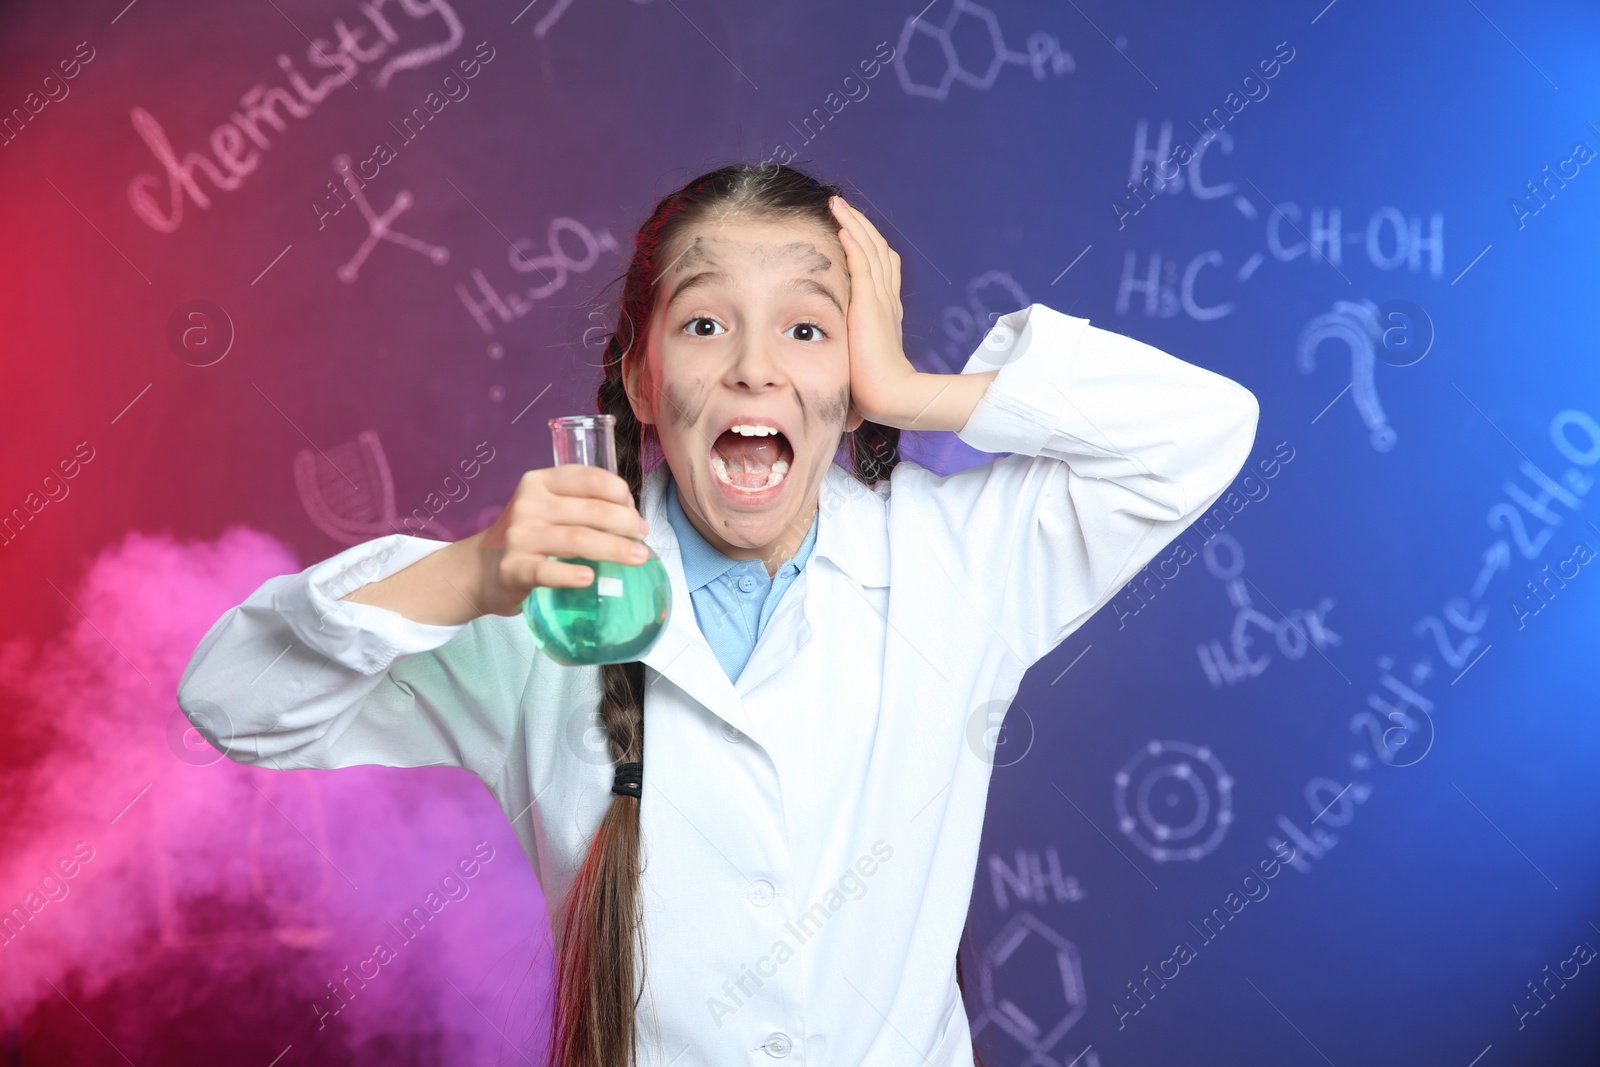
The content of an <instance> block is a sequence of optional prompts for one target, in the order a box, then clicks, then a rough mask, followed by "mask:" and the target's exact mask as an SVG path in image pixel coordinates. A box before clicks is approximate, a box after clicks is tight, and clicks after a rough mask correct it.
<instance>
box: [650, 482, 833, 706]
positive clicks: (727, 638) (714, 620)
mask: <svg viewBox="0 0 1600 1067" xmlns="http://www.w3.org/2000/svg"><path fill="white" fill-rule="evenodd" d="M818 510H819V512H820V510H821V509H818ZM667 518H668V519H670V520H671V522H672V529H673V530H674V531H675V532H676V533H677V535H678V547H679V549H680V550H681V552H682V556H683V576H684V578H685V579H686V580H687V581H688V583H689V599H690V600H692V601H693V602H694V617H695V619H696V620H697V621H698V622H699V623H700V632H701V633H703V634H705V637H706V642H707V643H708V644H709V645H710V646H711V651H712V652H714V653H716V656H717V660H718V661H719V662H720V663H721V664H722V669H723V670H724V671H726V672H727V673H728V680H729V681H730V682H737V681H738V680H739V674H740V672H742V671H743V670H744V665H745V664H746V663H748V662H749V661H750V654H751V653H752V652H754V651H755V647H756V639H757V638H758V637H760V636H761V631H762V630H763V629H764V628H765V627H766V625H767V620H768V619H770V618H771V617H772V612H773V610H774V609H775V608H776V607H777V606H778V601H779V600H780V599H781V598H782V597H783V594H784V592H785V591H786V590H787V589H788V588H789V586H790V585H792V584H793V583H794V580H795V578H797V577H798V576H799V574H800V568H802V567H804V566H805V565H806V560H807V558H809V557H810V555H811V546H812V545H813V544H814V543H815V542H816V540H817V516H816V515H813V516H811V529H810V530H808V531H807V532H806V536H805V540H803V541H801V542H800V547H799V548H798V549H796V550H795V554H794V555H793V556H792V557H791V558H790V559H789V560H788V562H786V563H784V564H783V565H782V566H780V567H779V568H778V573H777V575H775V576H774V577H770V578H769V577H768V576H767V565H766V563H765V562H764V561H762V560H759V559H733V558H731V557H729V556H725V555H723V554H722V553H721V552H720V551H718V550H717V549H716V548H715V547H714V546H713V545H712V544H711V542H709V541H707V540H706V539H705V538H704V537H703V536H702V535H701V533H700V531H699V530H697V529H695V528H694V524H693V523H691V522H690V521H689V517H688V516H687V515H685V514H684V513H683V506H682V505H681V504H679V503H678V487H677V485H676V484H675V482H674V480H673V479H672V478H671V477H670V476H669V477H668V478H667Z"/></svg>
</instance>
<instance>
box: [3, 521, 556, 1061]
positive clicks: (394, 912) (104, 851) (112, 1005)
mask: <svg viewBox="0 0 1600 1067" xmlns="http://www.w3.org/2000/svg"><path fill="white" fill-rule="evenodd" d="M303 566H304V564H302V563H301V562H299V561H297V560H296V559H295V558H294V555H293V554H292V552H290V550H289V549H288V548H286V547H285V546H284V545H283V544H281V543H280V542H278V541H276V540H274V539H273V538H271V537H269V536H267V535H265V534H262V533H259V532H257V531H254V530H250V529H246V528H244V527H234V528H231V529H229V530H228V531H226V532H225V533H224V534H223V535H222V536H221V537H220V538H219V539H218V540H217V541H215V542H214V543H206V542H180V541H176V540H174V539H172V538H170V537H168V536H151V535H142V534H137V533H133V534H128V535H127V536H126V537H124V538H123V540H122V541H121V542H120V543H119V544H116V545H113V546H111V547H109V548H108V549H107V550H106V551H104V552H103V553H102V554H101V555H100V556H99V557H98V558H97V559H95V560H94V561H93V563H92V564H91V565H90V567H89V568H88V572H87V573H86V574H85V576H84V577H83V579H82V581H81V582H80V583H78V584H77V585H76V586H75V587H74V588H71V589H66V588H63V589H62V590H61V592H62V593H63V594H65V595H66V596H67V597H68V598H69V599H70V600H71V602H72V603H73V605H75V609H76V610H73V611H71V612H70V613H69V618H72V619H74V620H75V621H73V622H72V623H71V624H70V625H69V626H68V628H67V629H66V631H65V632H64V633H62V634H60V635H59V636H57V637H56V638H54V639H52V640H49V641H46V642H43V643H35V642H34V641H32V640H28V639H23V640H17V641H11V642H8V643H6V644H5V645H3V646H0V689H4V690H5V691H6V693H7V700H6V704H7V706H8V707H9V708H11V709H14V710H12V711H10V712H9V713H8V714H12V715H15V716H17V717H18V718H17V719H16V720H14V723H15V731H14V732H15V733H16V734H17V736H19V737H21V738H22V739H23V740H22V744H23V747H24V749H25V753H24V754H25V755H26V756H27V759H26V761H25V762H23V763H21V764H16V763H14V762H13V764H12V766H11V767H10V769H7V770H0V811H3V812H4V813H5V814H6V816H7V818H5V819H4V820H3V822H0V919H4V918H5V917H7V916H9V917H10V920H9V925H0V1034H4V1033H5V1032H6V1031H7V1030H10V1031H12V1032H13V1033H14V1034H19V1035H20V1043H21V1047H22V1051H23V1054H24V1057H23V1058H24V1059H25V1061H26V1062H49V1063H62V1064H67V1063H79V1062H84V1063H89V1062H92V1063H111V1062H116V1063H121V1062H125V1060H124V1057H125V1058H126V1060H131V1061H132V1062H133V1063H136V1064H141V1065H143V1064H146V1063H155V1062H161V1063H190V1062H193V1063H206V1064H212V1063H231V1062H241V1063H245V1062H248V1063H259V1064H262V1065H266V1064H268V1063H270V1062H273V1058H274V1057H275V1056H280V1055H281V1056H282V1058H281V1059H280V1060H278V1061H277V1064H278V1067H292V1065H296V1064H308V1063H330V1064H331V1063H338V1064H348V1063H353V1062H354V1063H359V1062H367V1061H368V1060H371V1061H373V1062H382V1063H386V1064H396V1063H441V1062H443V1063H452V1064H454V1063H495V1064H501V1063H505V1064H516V1063H537V1062H539V1061H540V1052H541V1051H542V1045H541V1041H542V1036H543V1033H544V1027H545V1026H547V1025H548V1021H547V1020H548V1016H547V1011H548V1008H547V1004H546V1001H547V997H548V987H549V970H550V953H549V948H548V942H549V933H548V926H547V924H546V921H545V912H544V904H543V898H542V896H541V894H540V891H539V887H538V884H537V882H536V880H535V879H534V877H533V873H532V870H531V869H530V868H529V866H528V863H527V862H526V860H525V858H524V857H523V855H522V853H521V851H520V848H519V846H518V844H517V842H516V838H515V837H514V835H513V834H512V832H511V828H510V826H509V825H508V823H507V822H506V819H505V816H504V815H503V814H502V813H501V811H500V810H499V808H498V806H497V805H496V804H495V803H494V801H493V799H492V798H491V797H490V796H489V794H488V792H487V791H486V790H485V789H484V788H483V787H482V785H481V784H480V783H479V782H478V781H477V779H476V778H474V777H473V776H471V775H470V774H469V773H467V772H465V771H455V770H450V769H447V768H422V769H409V770H399V769H389V768H379V767H357V768H349V769H346V770H339V771H273V770H265V769H260V768H253V767H245V766H242V765H240V764H236V763H233V762H231V761H229V760H227V759H224V758H220V757H219V756H218V755H217V753H216V752H215V751H213V750H211V749H210V748H209V746H207V745H206V744H205V742H204V741H203V740H200V739H199V738H198V735H196V734H195V733H194V732H193V730H192V729H190V728H189V726H188V722H187V720H186V719H184V718H183V715H182V712H181V711H179V710H178V707H177V704H176V702H175V699H174V692H175V689H176V686H177V682H178V678H179V676H180V675H181V673H182V671H183V668H184V666H185V665H186V663H187V662H188V659H189V656H190V654H191V653H192V652H193V650H194V648H195V646H196V644H197V643H198V642H199V640H200V638H201V636H202V635H203V634H204V633H205V631H206V629H207V628H208V627H209V626H210V625H211V624H212V623H213V622H215V621H216V619H217V618H218V617H219V616H221V615H222V613H223V612H225V611H226V610H227V609H228V608H230V607H232V606H233V605H235V604H237V603H239V602H240V601H241V600H243V599H244V598H245V597H246V596H247V595H248V594H249V593H250V592H251V591H252V590H254V589H255V588H256V587H257V586H259V585H260V584H261V582H263V581H264V580H266V579H267V578H269V577H271V576H273V575H277V574H284V573H289V572H293V571H298V570H300V569H302V567H303ZM80 613H81V614H80ZM485 855H488V856H490V857H491V858H489V859H487V860H484V858H483V857H484V856H485ZM469 871H470V874H469V873H468V872H469ZM69 872H70V874H69ZM417 908H421V909H423V910H422V912H421V913H420V914H419V913H414V912H413V909H417ZM13 909H21V911H20V913H17V912H13ZM408 913H410V914H412V920H411V923H410V924H409V926H403V919H404V918H405V916H406V915H407V914H408ZM406 933H409V934H410V935H411V940H406V939H405V937H403V936H402V934H406ZM379 942H384V943H385V944H386V945H387V949H380V950H378V951H377V952H376V953H375V949H377V946H378V944H379ZM375 956H382V957H383V959H381V960H378V959H376V958H375ZM347 968H348V969H347ZM363 974H364V975H365V976H366V977H365V978H363V977H361V976H362V975H363ZM330 983H337V987H335V986H333V985H330ZM336 988H337V989H338V990H339V992H340V996H339V997H338V998H336V997H335V996H334V992H335V989H336ZM335 1009H337V1011H335ZM319 1022H320V1026H319ZM3 1045H4V1043H3V1042H0V1047H3ZM285 1050H287V1051H285ZM119 1054H120V1055H119Z"/></svg>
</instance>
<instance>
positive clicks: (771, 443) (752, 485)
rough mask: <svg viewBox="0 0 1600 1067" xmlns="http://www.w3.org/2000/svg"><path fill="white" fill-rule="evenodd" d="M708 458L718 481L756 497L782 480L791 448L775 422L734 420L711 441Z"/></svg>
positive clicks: (792, 449) (773, 487) (739, 493)
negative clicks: (768, 423) (774, 424)
mask: <svg viewBox="0 0 1600 1067" xmlns="http://www.w3.org/2000/svg"><path fill="white" fill-rule="evenodd" d="M710 462H711V470H712V473H713V474H714V475H715V477H716V480H717V483H718V484H719V485H721V486H723V487H724V488H726V489H728V490H730V491H732V492H733V493H734V494H736V495H740V496H745V497H755V496H757V495H762V494H766V493H767V492H768V491H769V490H774V489H776V488H777V487H778V486H780V485H782V484H783V481H784V478H785V477H786V476H787V475H788V473H789V465H790V464H791V463H793V462H794V448H793V446H791V445H790V444H789V438H788V437H786V436H785V435H784V433H783V431H782V430H779V429H778V428H777V427H775V426H771V425H763V424H760V423H744V422H736V423H734V424H733V425H732V426H730V427H729V428H728V429H726V430H724V431H723V432H722V433H721V434H719V435H718V436H717V439H716V440H715V441H713V442H712V444H711V455H710Z"/></svg>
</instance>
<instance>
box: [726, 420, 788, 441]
mask: <svg viewBox="0 0 1600 1067" xmlns="http://www.w3.org/2000/svg"><path fill="white" fill-rule="evenodd" d="M728 429H730V430H732V431H733V432H734V433H736V434H739V435H740V436H742V437H770V436H772V435H773V434H776V433H777V432H778V430H777V428H776V427H773V426H756V425H753V424H751V423H746V422H738V423H734V424H733V425H732V426H730V427H728Z"/></svg>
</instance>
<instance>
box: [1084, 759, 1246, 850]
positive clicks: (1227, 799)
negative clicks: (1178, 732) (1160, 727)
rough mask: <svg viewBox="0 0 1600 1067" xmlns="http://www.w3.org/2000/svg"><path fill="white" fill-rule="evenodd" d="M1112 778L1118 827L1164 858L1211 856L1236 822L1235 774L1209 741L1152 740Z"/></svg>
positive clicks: (1138, 842) (1143, 846)
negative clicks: (1234, 812)
mask: <svg viewBox="0 0 1600 1067" xmlns="http://www.w3.org/2000/svg"><path fill="white" fill-rule="evenodd" d="M1112 781H1113V782H1115V783H1116V792H1115V796H1114V800H1115V803H1116V808H1117V829H1119V830H1121V831H1122V832H1123V834H1125V835H1126V836H1127V838H1128V839H1129V840H1130V841H1132V842H1133V843H1134V845H1135V846H1137V847H1138V849H1139V851H1141V852H1143V853H1144V854H1145V855H1147V856H1149V857H1150V858H1151V859H1153V860H1155V861H1156V862H1158V863H1167V862H1170V861H1174V860H1197V859H1200V858H1202V857H1204V856H1208V855H1210V854H1211V853H1212V852H1213V851H1214V850H1215V849H1216V847H1217V846H1218V845H1220V844H1221V843H1222V839H1223V838H1224V837H1226V836H1227V834H1228V827H1229V826H1230V825H1231V824H1232V823H1233V779H1232V778H1231V777H1230V776H1229V775H1228V772H1227V771H1225V770H1223V769H1222V764H1221V763H1220V762H1218V760H1217V757H1216V756H1215V755H1213V754H1212V752H1211V749H1210V748H1208V747H1206V746H1204V745H1201V746H1198V747H1196V746H1195V745H1190V744H1187V743H1185V742H1183V741H1151V742H1150V743H1149V744H1147V745H1145V746H1144V747H1143V748H1142V749H1140V750H1139V751H1138V752H1136V753H1134V756H1133V758H1132V759H1130V760H1128V762H1127V763H1125V764H1124V765H1123V767H1122V769H1121V770H1119V771H1118V772H1117V773H1116V774H1115V775H1114V776H1113V777H1112Z"/></svg>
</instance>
